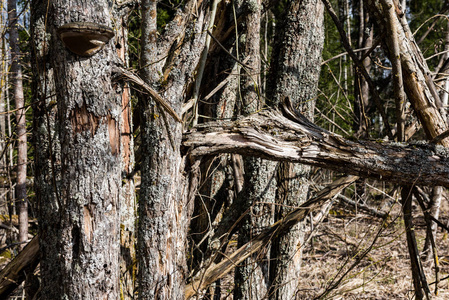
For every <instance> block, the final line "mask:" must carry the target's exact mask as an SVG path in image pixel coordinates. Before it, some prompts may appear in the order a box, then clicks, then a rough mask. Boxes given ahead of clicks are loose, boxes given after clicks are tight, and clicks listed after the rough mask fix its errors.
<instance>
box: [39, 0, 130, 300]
mask: <svg viewBox="0 0 449 300" xmlns="http://www.w3.org/2000/svg"><path fill="white" fill-rule="evenodd" d="M32 5H33V8H34V12H35V15H34V23H35V27H36V30H35V31H34V40H35V42H34V43H33V45H34V47H35V51H36V56H37V57H38V59H39V60H38V61H37V62H36V66H35V67H36V68H37V69H39V70H40V74H42V75H40V77H39V78H37V79H38V80H43V83H44V84H42V82H38V83H37V84H41V86H42V88H41V89H40V93H42V95H43V97H44V98H42V99H40V100H44V99H45V101H41V102H39V104H38V108H39V110H38V112H37V113H36V114H35V119H36V118H37V119H38V120H39V122H38V123H37V124H36V126H37V127H36V128H35V135H36V136H37V137H39V139H36V149H39V150H37V151H38V152H40V154H39V160H40V164H41V165H42V166H43V170H42V171H45V172H48V173H44V172H42V173H40V174H41V175H40V179H39V180H41V181H43V180H45V179H47V180H48V179H50V180H49V181H47V182H51V183H52V184H46V185H43V189H41V190H38V192H37V194H38V195H37V196H38V199H39V201H40V203H39V207H40V209H39V226H40V246H41V251H42V258H41V275H42V290H41V292H42V298H44V299H117V298H118V296H119V263H118V262H119V253H120V247H119V245H120V244H119V233H120V232H119V230H120V228H119V224H120V220H119V210H120V192H121V163H120V162H121V157H120V115H121V92H122V89H121V88H120V87H119V86H117V85H116V84H113V83H112V82H111V70H112V66H113V64H114V62H115V61H117V54H116V51H115V49H114V47H113V43H109V44H107V45H106V46H105V48H104V49H103V50H101V51H100V52H98V53H97V54H95V55H93V56H91V57H80V56H77V55H75V54H73V53H72V52H70V51H69V50H68V49H67V48H65V47H64V46H63V44H62V42H61V40H60V39H59V37H58V35H57V33H56V29H57V28H58V27H59V26H61V25H64V24H66V23H70V22H82V21H88V22H94V23H97V24H100V25H106V26H111V20H110V11H109V6H108V4H107V2H106V1H76V0H75V1H72V0H62V1H53V2H51V3H50V4H48V3H47V2H46V1H33V3H32ZM47 5H48V7H47ZM47 8H48V19H45V16H47ZM45 25H46V26H45ZM51 72H53V73H51ZM51 74H54V82H55V90H54V91H55V92H56V97H55V98H56V99H55V100H56V101H51V99H48V98H46V96H48V95H52V92H53V91H52V89H51V87H50V86H48V84H49V82H51V81H50V80H49V78H50V77H51ZM38 96H39V95H38ZM55 102H56V103H55ZM55 104H56V105H57V115H56V118H55V125H53V124H52V121H53V119H52V118H53V116H54V113H55V112H54V110H52V107H54V105H55ZM52 126H54V127H52ZM41 150H42V151H41ZM59 165H60V166H59ZM49 177H50V178H49Z"/></svg>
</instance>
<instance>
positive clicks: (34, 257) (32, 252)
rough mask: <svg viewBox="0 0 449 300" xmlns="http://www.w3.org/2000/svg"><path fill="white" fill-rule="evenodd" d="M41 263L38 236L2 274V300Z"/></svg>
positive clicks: (0, 286)
mask: <svg viewBox="0 0 449 300" xmlns="http://www.w3.org/2000/svg"><path fill="white" fill-rule="evenodd" d="M38 263H39V238H38V236H37V235H36V236H35V237H34V238H33V239H32V240H31V241H30V242H29V243H28V245H26V246H25V248H23V250H22V251H21V252H20V253H19V255H17V257H16V258H14V259H13V260H12V261H11V262H10V263H9V264H7V265H6V266H5V267H4V268H3V270H2V271H1V272H0V299H6V298H7V297H8V295H9V294H11V293H12V292H13V291H14V290H15V289H16V288H17V287H18V286H19V285H20V284H21V283H22V281H23V280H25V278H26V275H27V273H28V272H33V270H34V268H35V267H36V266H37V264H38Z"/></svg>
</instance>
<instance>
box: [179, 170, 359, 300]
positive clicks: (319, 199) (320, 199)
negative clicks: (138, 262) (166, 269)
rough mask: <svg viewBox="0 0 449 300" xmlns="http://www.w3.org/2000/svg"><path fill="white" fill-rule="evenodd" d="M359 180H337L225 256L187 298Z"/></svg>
mask: <svg viewBox="0 0 449 300" xmlns="http://www.w3.org/2000/svg"><path fill="white" fill-rule="evenodd" d="M358 178H359V177H357V176H348V177H344V178H340V179H338V180H336V181H334V182H333V183H331V184H330V185H328V186H327V187H325V188H324V189H323V190H321V191H320V192H319V193H318V194H317V195H316V196H315V197H314V198H312V199H310V200H308V201H307V202H305V203H303V204H302V205H300V206H299V207H298V208H297V209H295V210H293V211H292V212H290V213H289V214H288V215H286V216H285V218H284V219H282V220H280V221H278V222H276V223H274V224H273V225H272V226H271V227H270V228H269V229H267V230H265V231H263V232H262V233H260V234H259V235H258V236H256V237H255V238H254V239H252V240H251V241H249V242H248V243H246V244H245V245H243V246H242V247H240V248H239V249H237V250H236V251H235V252H234V253H232V254H231V255H229V256H227V257H225V258H224V259H223V260H222V261H221V262H220V263H218V264H211V265H210V266H209V267H208V268H207V269H206V270H205V271H204V272H200V275H199V276H198V278H197V279H195V280H194V281H193V282H191V283H190V284H188V285H187V286H186V292H185V298H186V299H188V298H190V297H192V296H193V295H195V294H196V292H197V291H200V290H202V289H204V288H205V287H207V286H208V285H210V284H211V283H213V282H214V281H216V280H218V279H220V278H222V277H223V276H225V275H226V274H227V273H229V272H230V271H231V270H232V269H233V268H234V267H235V266H236V265H237V264H239V263H241V262H242V261H244V260H245V259H246V258H248V257H249V256H251V255H252V254H254V253H256V252H258V251H260V250H261V249H263V247H265V246H266V245H267V244H268V243H269V241H270V240H271V239H272V238H273V237H277V236H281V235H283V234H285V233H287V232H288V231H289V230H290V229H291V228H292V227H293V226H295V225H296V224H298V223H299V222H301V221H302V220H304V218H305V217H307V216H308V215H309V213H310V212H311V211H313V210H314V209H316V208H317V207H320V206H321V205H322V204H323V203H324V202H326V201H327V200H329V199H331V198H332V197H334V196H335V195H337V194H338V193H339V192H340V191H341V190H343V189H344V188H345V187H347V186H348V185H350V184H352V183H353V182H355V181H356V180H357V179H358Z"/></svg>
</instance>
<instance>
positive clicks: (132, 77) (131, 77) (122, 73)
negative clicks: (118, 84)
mask: <svg viewBox="0 0 449 300" xmlns="http://www.w3.org/2000/svg"><path fill="white" fill-rule="evenodd" d="M113 73H115V75H116V76H119V77H121V78H125V79H126V80H127V81H130V82H131V83H133V84H135V85H137V86H139V87H141V88H142V89H143V90H144V91H146V92H147V93H148V94H150V96H151V98H153V100H154V101H155V102H156V103H157V104H158V105H160V106H162V107H163V108H164V109H165V110H166V111H167V113H168V114H169V115H170V116H172V117H173V118H174V119H175V120H176V121H178V122H180V123H182V119H181V118H180V117H179V116H178V114H177V113H176V112H175V110H174V109H173V108H172V107H171V105H170V104H169V103H168V102H167V101H166V100H164V98H162V97H161V96H160V95H159V94H158V93H157V92H156V91H155V90H154V89H153V88H151V86H149V85H148V84H147V83H146V82H145V81H143V79H142V78H140V77H139V76H138V75H136V74H134V73H133V72H131V71H128V70H126V69H124V68H122V67H114V68H113Z"/></svg>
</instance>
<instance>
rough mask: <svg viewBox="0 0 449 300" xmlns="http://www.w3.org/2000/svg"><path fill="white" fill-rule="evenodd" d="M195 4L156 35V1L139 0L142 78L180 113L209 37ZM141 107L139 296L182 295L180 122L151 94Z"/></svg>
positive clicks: (185, 214) (184, 206)
mask: <svg viewBox="0 0 449 300" xmlns="http://www.w3.org/2000/svg"><path fill="white" fill-rule="evenodd" d="M191 5H192V2H189V3H187V4H186V6H185V7H184V11H183V10H179V11H178V13H177V15H176V16H175V17H174V20H173V21H172V22H171V23H169V24H167V26H166V28H165V32H164V34H163V35H158V33H157V28H156V18H157V10H156V2H154V1H149V0H144V1H142V4H141V7H142V56H141V62H140V63H141V66H142V75H143V78H144V80H146V81H147V82H148V83H149V84H150V85H152V86H153V87H154V88H155V89H156V90H158V91H160V92H161V95H162V96H163V97H164V98H165V99H168V100H169V102H170V104H171V106H172V107H173V108H174V110H175V111H176V112H178V113H179V112H180V111H181V105H182V103H183V102H184V101H185V96H186V95H185V94H184V86H185V84H186V83H187V82H188V80H189V77H190V76H191V74H192V73H193V71H194V70H195V68H196V67H197V65H198V61H199V58H200V53H201V51H202V49H203V47H204V40H205V33H204V28H205V27H203V26H204V21H205V19H206V18H205V12H204V11H202V10H198V11H197V14H196V15H195V16H193V15H191V14H190V10H191V9H192V10H193V8H192V6H191ZM185 22H186V23H185ZM200 33H202V34H200ZM172 47H173V48H172ZM170 49H176V50H175V51H172V52H169V51H170ZM169 53H170V55H168V54H169ZM161 82H164V85H163V87H162V86H160V85H159V84H160V83H161ZM142 112H143V113H142V122H141V124H142V125H141V132H142V145H141V147H142V152H143V153H145V156H144V157H143V160H142V183H141V189H140V198H139V229H138V255H139V257H138V261H139V271H138V272H139V274H138V280H139V292H138V295H139V299H154V298H157V299H182V298H183V297H184V279H185V274H186V269H185V268H186V257H185V249H186V242H187V239H186V234H187V225H188V221H189V213H190V210H189V209H188V203H187V202H186V201H185V195H184V194H183V191H184V185H185V184H186V182H185V181H184V180H185V179H184V177H183V175H182V173H181V169H182V168H183V165H182V161H181V154H180V145H181V138H182V132H181V130H182V125H181V124H179V123H177V122H176V121H175V120H174V119H172V118H171V117H168V116H165V114H163V111H161V110H159V109H158V108H157V106H156V105H155V103H154V102H153V101H152V99H148V98H146V99H143V101H142Z"/></svg>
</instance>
